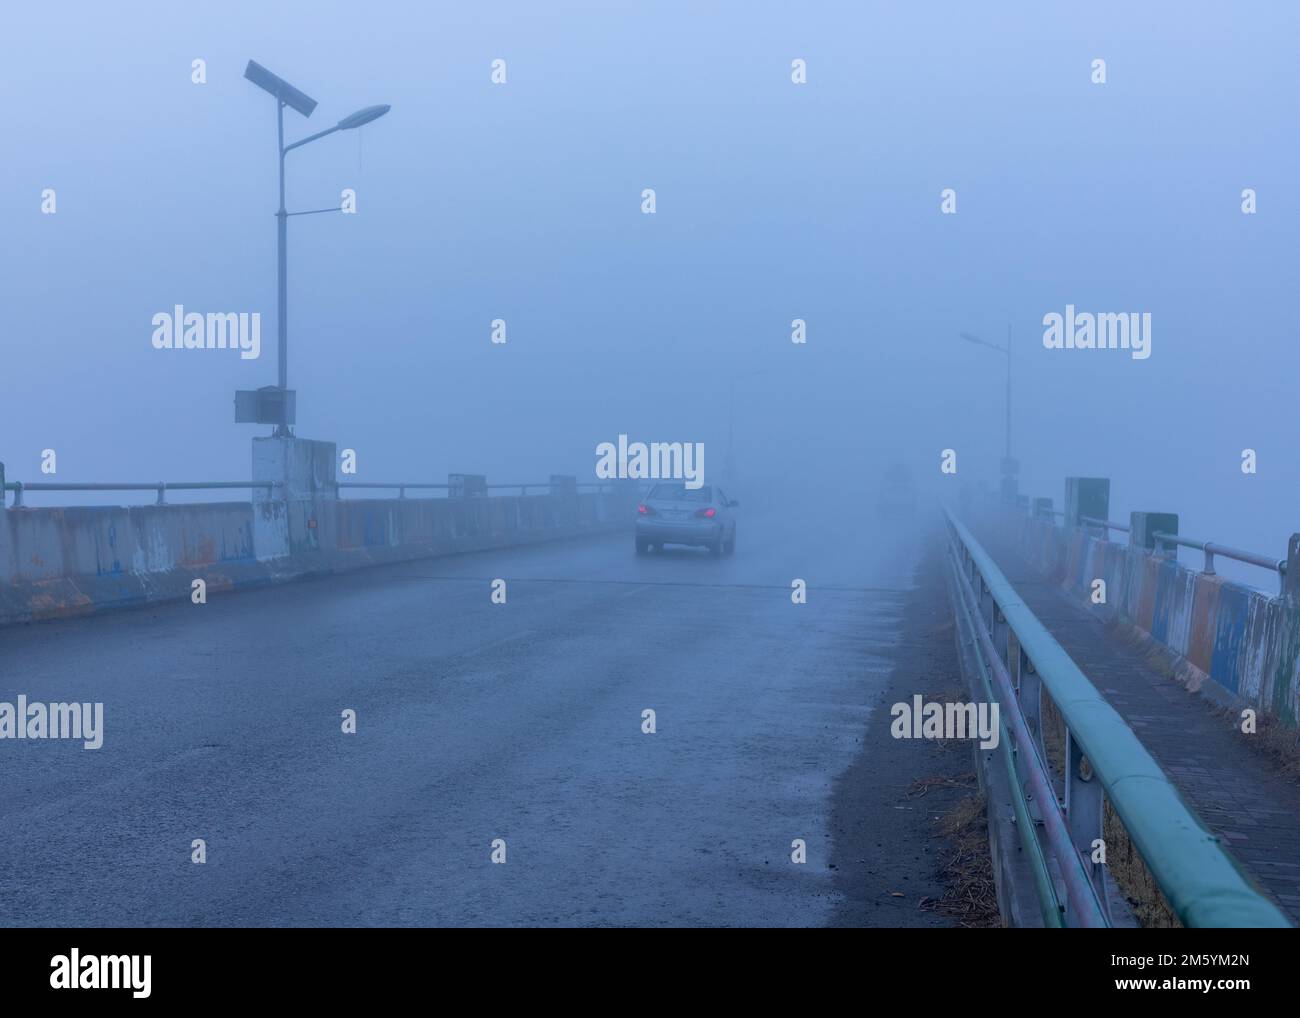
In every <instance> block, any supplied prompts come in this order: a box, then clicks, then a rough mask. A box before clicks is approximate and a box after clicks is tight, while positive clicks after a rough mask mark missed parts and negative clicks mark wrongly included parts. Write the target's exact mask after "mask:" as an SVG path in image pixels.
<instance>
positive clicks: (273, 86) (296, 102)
mask: <svg viewBox="0 0 1300 1018" xmlns="http://www.w3.org/2000/svg"><path fill="white" fill-rule="evenodd" d="M244 77H245V78H247V79H248V80H249V81H251V82H252V83H253V84H254V85H256V86H258V88H261V89H263V90H264V91H266V92H269V93H270V94H271V95H273V96H275V100H276V103H275V106H276V109H275V115H276V132H277V138H278V144H277V149H278V151H279V155H280V208H279V209H278V210H277V211H276V213H275V219H276V246H277V253H278V259H277V260H278V265H277V290H278V293H277V298H278V299H277V306H276V338H277V341H278V355H279V374H278V377H279V385H278V386H277V388H278V390H279V391H278V392H275V393H270V394H268V393H266V391H265V390H257V392H255V393H249V394H247V395H248V396H249V397H253V398H251V399H248V400H246V401H245V407H246V409H245V410H243V411H241V410H240V409H238V407H239V405H240V401H239V399H238V397H237V400H236V406H237V409H236V420H237V421H239V420H244V421H246V422H248V423H258V424H274V425H276V429H275V433H276V435H278V436H281V437H286V436H288V435H290V434H291V432H290V431H289V425H290V424H292V423H293V417H294V413H293V400H292V395H291V393H290V392H289V311H288V306H289V255H288V240H289V227H288V223H289V217H290V216H310V215H316V214H318V213H321V212H339V211H342V206H335V207H332V208H327V209H309V210H307V211H305V212H290V211H288V210H287V209H286V208H285V205H284V157H285V156H286V155H288V154H289V153H290V152H292V151H293V150H294V149H296V148H301V147H302V146H303V145H306V144H307V143H308V142H313V141H316V140H317V139H318V138H324V137H325V136H326V135H327V134H333V133H334V132H335V131H350V130H352V129H353V128H357V127H360V126H361V125H362V124H368V123H370V122H371V121H372V120H378V119H379V118H380V117H382V116H383V115H384V114H385V113H387V112H388V111H389V110H390V109H391V108H392V107H390V106H367V107H365V108H364V109H360V110H357V112H356V113H353V114H351V115H350V116H347V117H344V118H343V119H342V120H340V121H339V122H338V123H337V124H335V125H334V126H333V127H329V128H326V129H325V130H323V131H318V132H317V133H315V134H312V135H308V136H307V137H306V138H302V139H300V140H299V141H295V142H293V143H292V144H290V145H286V144H285V143H284V108H285V107H286V106H291V107H293V108H294V109H295V110H297V111H298V112H299V113H301V114H302V115H303V116H304V117H310V116H311V115H312V111H313V110H315V109H316V100H315V99H312V98H311V97H310V96H307V95H305V94H304V93H302V92H300V91H299V90H298V89H296V88H294V87H293V86H292V85H290V84H289V83H288V82H287V81H285V80H284V79H283V78H281V77H278V76H277V75H275V74H272V73H271V72H270V71H268V70H267V69H266V68H265V67H263V66H262V65H261V64H259V63H257V61H255V60H250V61H249V62H248V67H247V68H245V69H244ZM261 395H267V396H270V397H271V398H270V399H267V400H263V399H259V398H257V397H258V396H261ZM241 413H243V414H245V416H243V417H242V418H241V416H240V415H241Z"/></svg>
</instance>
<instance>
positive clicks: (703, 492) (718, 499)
mask: <svg viewBox="0 0 1300 1018" xmlns="http://www.w3.org/2000/svg"><path fill="white" fill-rule="evenodd" d="M738 505H740V503H739V502H736V501H734V500H732V499H729V498H727V496H726V495H725V494H723V491H722V489H721V488H719V487H718V486H717V485H715V484H705V485H702V486H701V487H699V488H688V487H686V485H685V484H683V483H682V482H680V481H663V482H660V483H659V484H656V485H655V486H654V487H653V488H651V489H650V492H649V494H647V495H646V496H645V498H644V500H642V502H641V503H640V505H638V506H637V507H636V553H637V554H638V555H644V554H645V553H646V552H648V551H649V550H650V549H651V548H654V549H655V550H656V551H658V550H659V549H661V548H662V547H663V546H664V545H665V544H690V545H695V546H697V547H703V548H708V549H709V552H710V553H711V554H713V555H723V554H726V555H730V554H732V553H733V552H734V551H735V550H736V515H735V513H733V512H732V510H733V509H734V508H736V506H738Z"/></svg>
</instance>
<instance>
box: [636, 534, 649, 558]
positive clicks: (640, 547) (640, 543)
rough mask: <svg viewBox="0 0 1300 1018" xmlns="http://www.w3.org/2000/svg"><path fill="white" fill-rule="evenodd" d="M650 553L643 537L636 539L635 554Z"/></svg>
mask: <svg viewBox="0 0 1300 1018" xmlns="http://www.w3.org/2000/svg"><path fill="white" fill-rule="evenodd" d="M649 551H650V542H649V541H647V540H646V539H645V538H643V537H638V538H637V539H636V553H637V554H638V555H645V554H648V553H649Z"/></svg>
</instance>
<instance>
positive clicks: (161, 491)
mask: <svg viewBox="0 0 1300 1018" xmlns="http://www.w3.org/2000/svg"><path fill="white" fill-rule="evenodd" d="M272 487H273V484H272V482H271V481H153V482H144V483H136V482H122V483H115V482H109V481H105V482H94V483H86V484H72V483H67V484H65V483H62V482H57V481H35V482H31V483H26V482H24V481H8V482H6V483H5V485H4V490H5V491H12V492H13V493H14V506H15V507H21V506H22V505H23V493H24V492H27V491H156V492H157V493H158V499H157V502H156V503H155V504H156V505H166V504H167V492H169V491H208V490H214V491H215V490H218V489H222V488H248V489H253V488H266V489H267V490H268V491H269V490H270V489H271V488H272Z"/></svg>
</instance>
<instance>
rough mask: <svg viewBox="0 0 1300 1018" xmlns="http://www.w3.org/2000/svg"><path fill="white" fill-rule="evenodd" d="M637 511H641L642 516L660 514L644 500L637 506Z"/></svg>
mask: <svg viewBox="0 0 1300 1018" xmlns="http://www.w3.org/2000/svg"><path fill="white" fill-rule="evenodd" d="M636 511H637V512H638V513H640V514H641V515H642V516H656V515H658V514H657V513H656V512H655V511H654V510H653V509H651V508H650V507H649V506H648V505H646V504H645V503H644V502H642V503H641V504H640V505H639V506H637V507H636Z"/></svg>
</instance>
